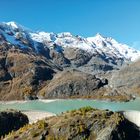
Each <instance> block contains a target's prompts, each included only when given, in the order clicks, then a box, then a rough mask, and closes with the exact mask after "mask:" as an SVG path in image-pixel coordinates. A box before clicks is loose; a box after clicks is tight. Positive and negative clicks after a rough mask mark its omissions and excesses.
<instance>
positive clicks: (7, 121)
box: [0, 110, 29, 137]
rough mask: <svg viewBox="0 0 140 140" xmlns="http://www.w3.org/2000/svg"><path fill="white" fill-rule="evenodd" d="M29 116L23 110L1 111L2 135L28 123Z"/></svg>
mask: <svg viewBox="0 0 140 140" xmlns="http://www.w3.org/2000/svg"><path fill="white" fill-rule="evenodd" d="M28 122H29V121H28V117H27V116H26V115H24V114H22V113H21V112H18V111H14V110H7V111H1V112H0V137H1V136H5V135H6V134H8V133H10V132H11V131H16V130H18V129H19V128H21V127H23V126H24V125H26V124H28Z"/></svg>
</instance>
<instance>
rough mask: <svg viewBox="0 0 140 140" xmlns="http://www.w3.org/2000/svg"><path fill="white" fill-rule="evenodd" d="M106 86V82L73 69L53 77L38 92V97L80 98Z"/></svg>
mask: <svg viewBox="0 0 140 140" xmlns="http://www.w3.org/2000/svg"><path fill="white" fill-rule="evenodd" d="M106 84H107V81H102V80H100V79H99V78H96V77H95V76H94V75H91V74H87V73H84V72H80V71H77V70H74V69H72V70H64V71H63V72H59V73H58V74H56V75H55V76H54V78H53V79H52V80H51V82H50V83H49V84H48V85H47V86H45V87H44V88H43V89H42V90H41V91H40V95H44V97H45V98H68V97H73V96H74V97H82V96H88V95H94V94H96V92H95V90H97V89H99V88H101V87H103V86H104V85H106ZM44 97H43V98H44Z"/></svg>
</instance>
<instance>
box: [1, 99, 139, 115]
mask: <svg viewBox="0 0 140 140" xmlns="http://www.w3.org/2000/svg"><path fill="white" fill-rule="evenodd" d="M84 106H91V107H94V108H98V109H109V110H112V111H121V110H137V111H140V99H136V100H133V101H130V102H123V103H121V102H109V101H97V100H82V99H73V100H56V101H53V102H49V103H46V102H43V101H37V100H36V101H27V102H23V103H10V104H4V103H0V110H5V109H17V110H27V111H30V110H34V111H47V112H52V113H55V114H60V113H61V112H65V111H68V110H73V109H78V108H80V107H84Z"/></svg>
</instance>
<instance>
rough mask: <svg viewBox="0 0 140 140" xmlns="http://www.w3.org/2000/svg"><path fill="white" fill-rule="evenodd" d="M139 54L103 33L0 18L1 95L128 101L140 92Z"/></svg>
mask: <svg viewBox="0 0 140 140" xmlns="http://www.w3.org/2000/svg"><path fill="white" fill-rule="evenodd" d="M139 57H140V51H138V50H135V49H133V48H131V47H129V46H128V45H126V44H121V43H118V42H117V41H116V40H114V39H113V38H111V37H104V36H102V35H100V34H99V33H98V34H96V35H95V36H94V37H88V38H84V37H81V36H78V35H72V34H71V33H69V32H63V33H59V34H56V33H48V32H35V31H32V30H30V29H28V28H26V27H23V26H22V25H19V24H17V23H15V22H8V23H0V100H33V99H52V98H53V99H56V98H63V99H64V98H90V99H106V100H111V101H129V100H130V99H133V98H135V97H137V96H139V95H140V86H139V82H138V81H139V79H140V68H139V63H140V61H139Z"/></svg>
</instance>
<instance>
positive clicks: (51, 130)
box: [5, 107, 140, 140]
mask: <svg viewBox="0 0 140 140" xmlns="http://www.w3.org/2000/svg"><path fill="white" fill-rule="evenodd" d="M139 134H140V133H139V130H138V128H137V127H136V126H135V125H133V124H132V123H130V122H129V121H128V120H126V119H125V118H124V117H123V116H122V115H121V114H119V113H114V112H111V111H107V110H106V111H105V110H102V111H101V110H97V109H92V108H90V107H85V108H81V109H79V110H75V111H70V112H67V113H64V114H61V115H60V116H56V117H51V118H47V119H45V120H42V121H38V122H37V123H35V124H32V125H28V126H26V127H24V128H23V129H22V130H18V131H16V132H14V133H13V134H12V135H11V136H9V137H6V138H5V140H10V139H11V138H14V137H16V138H18V140H22V139H63V140H69V139H73V140H83V139H89V140H132V139H135V140H136V139H139V138H140V135H139Z"/></svg>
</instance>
